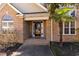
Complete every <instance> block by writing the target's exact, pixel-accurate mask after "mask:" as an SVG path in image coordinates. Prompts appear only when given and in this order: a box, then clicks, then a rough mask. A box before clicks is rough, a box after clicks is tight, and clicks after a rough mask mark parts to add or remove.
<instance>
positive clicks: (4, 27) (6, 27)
mask: <svg viewBox="0 0 79 59" xmlns="http://www.w3.org/2000/svg"><path fill="white" fill-rule="evenodd" d="M9 22H14V21H2V23H7V26H2V29H9V28H14V27H9V25H8V23H9Z"/></svg>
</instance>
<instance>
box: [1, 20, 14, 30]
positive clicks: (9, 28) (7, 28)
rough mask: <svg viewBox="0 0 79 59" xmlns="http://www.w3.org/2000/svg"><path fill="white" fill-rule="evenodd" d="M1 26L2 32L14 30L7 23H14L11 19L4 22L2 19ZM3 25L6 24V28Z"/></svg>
mask: <svg viewBox="0 0 79 59" xmlns="http://www.w3.org/2000/svg"><path fill="white" fill-rule="evenodd" d="M1 23H2V24H1V25H2V26H1V28H2V31H3V30H11V29H14V26H9V23H14V21H13V20H12V19H11V20H7V19H6V20H4V19H2V22H1ZM3 23H6V26H4V25H3Z"/></svg>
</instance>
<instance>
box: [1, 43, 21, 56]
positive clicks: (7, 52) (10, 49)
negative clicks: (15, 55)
mask: <svg viewBox="0 0 79 59" xmlns="http://www.w3.org/2000/svg"><path fill="white" fill-rule="evenodd" d="M21 45H22V44H20V43H15V44H14V45H13V46H8V47H5V48H3V49H0V56H3V55H4V56H5V55H6V56H9V55H11V54H12V52H14V51H16V50H17V49H18V48H19V47H20V46H21Z"/></svg>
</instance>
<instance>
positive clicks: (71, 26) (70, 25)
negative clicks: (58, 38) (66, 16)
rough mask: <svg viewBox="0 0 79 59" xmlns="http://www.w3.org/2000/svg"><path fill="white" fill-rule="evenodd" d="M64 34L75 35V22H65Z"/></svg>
mask: <svg viewBox="0 0 79 59" xmlns="http://www.w3.org/2000/svg"><path fill="white" fill-rule="evenodd" d="M63 34H70V35H72V34H75V21H71V22H63Z"/></svg>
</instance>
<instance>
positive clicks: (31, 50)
mask: <svg viewBox="0 0 79 59" xmlns="http://www.w3.org/2000/svg"><path fill="white" fill-rule="evenodd" d="M52 55H53V54H52V52H51V50H50V48H49V46H48V45H37V46H36V45H28V46H25V45H24V46H22V47H20V49H18V51H17V52H14V53H13V54H12V56H52Z"/></svg>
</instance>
